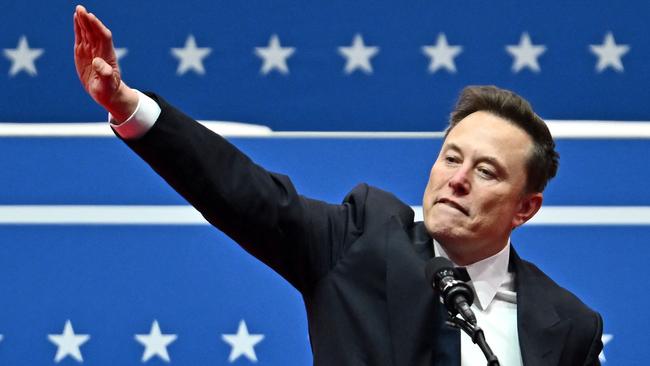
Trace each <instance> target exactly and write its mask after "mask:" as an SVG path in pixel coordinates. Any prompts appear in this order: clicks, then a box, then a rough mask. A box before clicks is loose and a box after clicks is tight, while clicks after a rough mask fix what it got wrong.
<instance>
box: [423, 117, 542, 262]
mask: <svg viewBox="0 0 650 366" xmlns="http://www.w3.org/2000/svg"><path fill="white" fill-rule="evenodd" d="M531 147H532V139H531V138H530V137H529V136H528V134H527V133H526V132H525V131H523V130H522V129H520V128H519V127H517V126H515V125H513V124H511V123H510V122H508V121H506V120H505V119H503V118H501V117H497V116H496V115H493V114H491V113H488V112H484V111H478V112H475V113H472V114H470V115H469V116H467V117H465V118H464V119H463V120H461V121H460V122H459V123H458V124H457V125H456V126H455V127H454V128H453V129H452V130H451V131H450V132H449V135H448V136H447V138H446V139H445V141H444V144H443V146H442V149H441V150H440V154H439V156H438V158H437V160H436V162H435V163H434V164H433V167H432V168H431V174H430V176H429V182H428V184H427V187H426V189H425V191H424V198H423V210H424V224H425V226H426V228H427V230H428V231H429V233H430V234H431V235H432V236H433V237H434V238H435V239H436V240H437V241H438V242H440V243H441V244H442V245H443V246H444V248H445V250H446V251H447V252H448V253H449V255H450V256H451V257H452V259H453V260H454V261H456V262H457V263H458V264H470V263H473V262H476V261H478V260H481V259H484V258H487V257H489V256H491V255H493V254H496V253H497V252H498V251H500V250H501V249H502V248H503V246H504V245H505V244H506V243H507V240H508V237H509V235H510V232H511V231H512V229H513V228H514V227H516V226H519V225H521V224H523V223H524V222H526V221H527V220H528V219H529V218H530V217H532V216H533V215H534V214H535V213H536V212H537V210H538V209H539V206H541V200H542V195H541V193H533V194H525V193H524V192H525V185H526V177H527V174H526V161H527V159H528V157H529V154H530V151H531ZM461 262H465V263H461Z"/></svg>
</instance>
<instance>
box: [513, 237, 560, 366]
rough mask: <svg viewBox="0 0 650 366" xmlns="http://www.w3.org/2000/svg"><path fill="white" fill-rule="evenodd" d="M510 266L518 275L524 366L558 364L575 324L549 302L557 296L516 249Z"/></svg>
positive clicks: (517, 288)
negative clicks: (560, 315) (568, 335)
mask: <svg viewBox="0 0 650 366" xmlns="http://www.w3.org/2000/svg"><path fill="white" fill-rule="evenodd" d="M510 265H511V266H512V267H511V268H512V270H514V272H515V273H516V280H515V289H516V291H517V331H518V333H519V346H520V349H521V356H522V358H523V361H524V365H526V366H538V365H539V366H542V365H543V366H553V365H557V364H558V362H559V357H560V355H561V354H562V348H563V346H564V344H565V342H566V337H567V334H568V332H569V330H570V326H571V324H570V322H569V321H568V320H566V319H561V318H560V317H559V315H558V314H557V312H556V310H555V308H554V306H553V304H552V302H551V301H549V299H553V298H554V297H553V294H552V293H549V291H550V290H549V289H548V288H547V286H546V285H545V281H543V280H542V279H541V278H540V277H539V274H538V273H537V272H536V271H534V270H533V269H532V268H531V267H530V265H529V264H527V263H526V262H524V261H522V260H521V259H520V258H519V256H518V255H517V253H516V252H515V250H514V248H512V247H511V251H510Z"/></svg>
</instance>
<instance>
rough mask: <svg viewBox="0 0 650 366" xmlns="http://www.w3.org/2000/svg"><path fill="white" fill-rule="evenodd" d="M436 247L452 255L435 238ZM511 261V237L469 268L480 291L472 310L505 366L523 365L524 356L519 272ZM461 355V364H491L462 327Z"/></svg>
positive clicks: (472, 283) (476, 290)
mask: <svg viewBox="0 0 650 366" xmlns="http://www.w3.org/2000/svg"><path fill="white" fill-rule="evenodd" d="M433 249H434V253H435V254H436V255H437V256H441V257H444V258H447V259H449V256H448V255H447V252H445V250H444V248H443V247H442V246H441V245H440V243H438V242H437V241H435V240H434V241H433ZM509 261H510V241H508V244H507V245H506V246H505V247H504V248H503V249H502V250H501V251H500V252H499V253H497V254H495V255H493V256H491V257H489V258H485V259H483V260H481V261H478V262H476V263H473V264H470V265H468V266H465V268H466V269H467V273H468V274H469V277H470V278H471V281H470V282H469V285H470V286H471V287H472V288H473V289H474V294H475V295H476V298H475V300H474V303H473V304H472V311H474V314H475V315H476V320H477V323H478V326H479V327H481V329H483V333H484V334H485V340H486V341H487V343H488V345H489V346H490V348H491V349H492V352H494V354H495V355H496V356H497V358H499V364H500V365H501V366H521V365H523V360H522V359H521V350H520V348H519V337H518V333H517V293H516V292H515V274H514V273H512V272H508V263H509ZM454 265H456V264H455V263H454ZM460 358H461V366H477V365H485V364H487V361H486V359H485V356H484V355H483V352H482V351H481V349H480V348H479V347H478V345H476V344H474V343H473V342H472V340H471V338H470V337H469V336H468V335H467V334H465V332H462V331H461V336H460Z"/></svg>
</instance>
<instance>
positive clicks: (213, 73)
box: [0, 0, 650, 365]
mask: <svg viewBox="0 0 650 366" xmlns="http://www.w3.org/2000/svg"><path fill="white" fill-rule="evenodd" d="M85 5H87V6H88V7H89V9H90V10H91V11H93V12H95V13H97V14H98V15H99V16H100V17H101V18H102V19H103V20H104V21H105V22H106V23H107V24H108V25H109V27H111V28H112V29H113V31H114V37H115V39H116V46H117V47H120V48H126V54H125V55H124V56H123V57H122V58H121V65H122V70H123V73H124V77H125V79H126V80H127V81H128V82H129V84H130V85H132V86H134V87H138V88H141V89H146V90H148V89H153V90H156V91H157V92H159V93H160V94H162V95H163V96H164V97H165V98H167V99H168V100H170V101H171V102H172V103H174V104H176V105H177V106H178V107H180V108H181V109H183V110H184V111H186V112H187V113H189V114H191V115H192V116H194V117H196V118H198V119H204V120H228V121H239V122H247V123H257V124H260V125H265V126H268V127H269V128H270V129H272V130H274V131H333V132H335V133H333V134H331V135H325V134H313V135H309V134H295V135H291V137H288V135H286V134H285V135H283V134H282V133H272V132H268V131H267V132H265V133H263V132H260V133H256V137H248V138H234V139H233V142H234V143H235V144H236V145H238V146H239V147H241V149H242V150H244V151H245V152H247V153H248V154H249V155H250V156H251V157H253V158H254V159H255V160H256V161H258V162H259V163H261V164H262V165H264V166H265V167H267V168H269V169H270V170H274V171H279V172H283V173H286V174H288V175H290V176H291V177H292V178H293V180H294V182H295V184H296V186H297V187H298V189H299V190H300V192H301V193H303V194H306V195H309V196H313V197H317V198H321V199H324V200H327V201H330V202H340V200H341V199H342V197H343V196H344V195H345V194H346V193H347V192H348V191H349V190H350V189H351V188H352V187H353V186H354V185H355V184H357V183H359V182H368V183H369V184H372V185H375V186H378V187H380V188H383V189H386V190H388V191H391V192H393V193H395V194H396V195H397V196H398V197H400V198H401V199H403V200H404V201H405V202H407V203H408V204H411V205H413V206H419V205H420V201H421V193H422V191H423V189H424V186H425V184H426V179H427V176H428V171H429V169H430V165H431V163H432V162H433V160H434V159H435V156H436V154H437V150H438V148H439V146H440V144H441V139H440V137H439V134H431V133H417V131H441V130H442V129H443V128H444V125H445V123H446V118H447V117H446V116H447V115H448V113H449V111H450V109H451V107H452V104H453V101H454V99H455V97H456V95H457V94H458V92H459V91H460V89H461V88H462V87H463V86H464V85H468V84H496V85H499V86H502V87H506V88H511V89H514V90H515V91H517V92H519V93H521V94H522V95H524V96H525V97H527V98H528V99H529V100H530V101H531V102H532V103H533V105H534V106H535V107H536V110H537V111H538V112H539V114H540V115H541V116H542V117H544V118H546V119H552V120H560V121H558V122H557V123H566V124H567V125H568V124H569V123H573V122H579V123H583V124H584V125H583V126H584V127H583V128H582V129H581V128H580V127H579V126H578V128H577V129H575V130H574V132H573V133H572V134H571V136H574V137H572V138H569V137H562V136H559V137H560V138H559V139H558V150H559V151H560V154H561V156H562V158H561V168H560V172H559V175H558V177H557V178H556V179H555V180H554V181H553V182H552V183H551V184H550V186H549V188H548V189H547V192H546V194H545V198H546V201H545V204H546V208H547V209H548V210H547V211H546V213H551V214H552V215H550V216H549V215H548V214H547V215H545V216H541V218H540V220H538V221H537V222H533V223H531V225H528V226H527V227H523V228H521V229H518V230H517V231H516V232H515V233H514V235H513V241H514V243H515V246H516V248H517V250H518V251H519V252H520V254H521V255H522V256H523V257H525V258H527V259H529V260H532V261H533V262H535V263H537V264H538V265H539V266H540V267H541V268H542V269H543V270H544V271H545V272H547V273H548V274H550V275H551V276H552V277H553V278H554V279H556V280H557V281H558V282H559V283H560V284H561V285H563V286H565V287H567V288H568V289H570V290H571V291H573V292H575V293H576V294H578V295H579V296H580V297H581V298H582V299H583V300H584V301H585V302H586V303H588V304H589V305H590V306H591V307H593V308H594V309H595V310H597V311H599V312H600V313H601V314H602V315H603V318H604V321H605V333H606V335H607V336H608V337H607V338H606V346H605V354H604V356H605V357H606V359H607V364H614V365H642V364H645V361H646V359H647V358H648V355H649V353H648V351H647V349H646V344H647V341H646V335H645V333H644V332H643V330H644V327H645V326H647V325H648V324H650V316H649V315H647V313H646V312H643V311H641V310H640V309H639V307H640V306H642V305H643V304H645V303H647V302H648V301H649V300H650V299H648V294H647V291H646V290H647V288H648V284H647V282H648V278H649V277H650V271H649V270H648V266H647V264H646V261H647V258H648V257H649V255H650V249H649V247H648V241H649V239H650V214H649V213H650V190H648V188H647V186H648V184H647V182H648V178H649V177H650V176H649V173H648V162H647V154H648V151H649V148H650V140H648V134H647V133H646V134H644V133H643V131H647V124H646V125H642V124H638V125H633V126H632V127H634V128H630V126H631V125H629V124H626V123H625V122H626V121H648V120H650V109H649V108H648V103H647V102H648V100H649V97H650V93H649V92H648V87H647V86H648V85H649V83H648V82H649V81H650V72H649V71H648V70H649V69H648V67H647V65H646V64H647V55H648V54H649V52H650V39H649V38H648V37H647V34H648V31H649V30H650V29H649V27H648V24H647V14H649V13H650V5H649V3H648V2H645V1H631V2H625V4H624V5H623V4H619V3H615V4H614V3H612V2H609V1H603V0H598V1H589V2H587V1H578V2H571V3H570V4H567V3H566V2H560V1H550V2H543V3H537V2H535V3H533V2H515V1H498V2H492V3H484V2H474V1H440V2H433V1H429V2H415V3H413V2H412V3H403V2H391V1H372V2H371V1H357V2H355V3H354V4H350V3H349V2H343V1H331V2H327V4H325V3H319V2H309V1H308V2H300V3H297V2H290V1H274V2H263V1H248V2H227V1H213V2H207V1H185V2H173V1H162V2H161V1H157V2H154V1H142V2H137V3H135V2H127V1H113V2H110V3H109V2H99V1H89V2H87V3H86V4H85ZM0 7H1V9H2V11H0V48H1V49H2V53H3V54H2V56H0V98H1V99H0V100H2V102H1V108H0V121H2V122H5V123H3V124H2V125H0V136H1V137H0V169H1V171H2V173H0V174H1V175H0V177H1V179H0V222H1V223H2V224H1V225H0V309H2V310H1V311H0V334H1V335H2V336H1V337H0V364H2V365H35V364H39V365H47V364H55V363H60V364H66V365H72V364H77V362H78V361H77V360H75V358H74V357H73V355H72V354H68V355H66V356H65V357H64V358H62V359H61V360H59V361H57V360H56V359H55V357H56V354H57V350H58V349H59V347H57V346H56V345H55V344H54V343H53V342H52V341H50V340H49V338H48V335H58V334H62V332H63V329H64V324H66V322H67V321H68V320H69V321H70V323H71V325H72V326H73V327H74V332H75V333H76V334H77V335H80V334H85V335H88V336H89V337H90V338H89V339H88V340H87V341H86V342H85V343H83V344H81V345H80V346H79V352H80V354H82V355H83V362H84V363H88V364H93V365H115V364H120V365H136V364H142V362H143V361H142V360H143V353H144V350H145V348H144V347H143V345H141V344H140V343H139V342H138V341H137V340H136V339H134V337H135V335H136V334H145V335H146V334H149V333H150V329H151V327H152V323H153V322H154V321H157V322H158V324H159V326H160V328H161V331H162V333H163V334H174V335H176V337H177V338H176V339H175V340H174V341H172V342H171V343H169V344H168V345H167V347H166V348H165V349H166V350H167V352H168V357H169V361H170V362H171V363H173V364H180V365H197V364H202V365H207V364H214V365H222V364H229V363H230V361H229V357H230V355H231V353H232V352H233V350H234V349H235V348H236V347H231V346H230V345H229V344H228V343H227V342H225V341H224V340H223V335H229V334H230V335H232V334H235V333H237V330H238V327H239V325H240V323H241V321H244V322H245V324H246V325H247V328H248V331H249V333H250V334H257V335H264V338H263V339H262V340H261V341H260V340H259V337H258V339H257V340H258V342H257V343H256V344H255V345H254V346H251V347H250V349H251V350H254V352H255V353H254V354H255V358H257V363H259V364H262V365H279V364H284V365H306V364H310V362H311V355H310V351H309V343H308V337H307V326H306V320H305V315H304V307H303V305H302V303H301V300H300V297H299V295H298V294H297V293H296V291H295V290H293V289H292V288H291V287H290V286H288V285H287V284H286V283H284V282H283V281H282V280H281V279H280V278H279V277H278V276H277V275H275V274H274V273H272V272H271V271H270V270H269V269H267V268H266V267H265V266H263V265H261V264H260V263H258V262H257V261H256V260H255V259H254V258H250V257H249V256H247V255H246V254H245V253H244V252H243V251H242V250H241V249H239V248H238V247H237V246H236V245H234V244H233V243H232V242H231V241H230V240H229V239H228V238H226V237H225V236H224V235H223V234H221V233H219V232H218V231H217V230H215V229H213V228H211V227H210V226H208V225H207V224H205V223H204V222H203V221H202V220H201V219H200V217H197V215H196V214H193V213H192V212H191V210H189V209H187V207H186V206H185V205H186V203H185V202H184V201H183V200H182V199H181V198H180V197H179V196H178V195H177V194H176V193H175V192H173V191H172V190H171V189H170V188H168V187H167V186H166V185H165V184H164V182H163V181H162V180H161V179H160V178H159V177H157V176H156V175H155V174H154V173H153V172H151V171H150V169H148V167H147V166H146V165H145V164H144V163H143V162H141V161H140V160H139V159H138V158H137V157H136V156H135V155H134V154H133V153H131V152H130V151H129V150H128V149H127V148H126V147H125V146H124V145H123V144H122V143H121V142H120V141H119V140H117V139H116V138H114V137H110V135H109V134H108V133H104V132H107V131H108V129H107V127H106V126H105V125H104V126H103V128H104V130H101V127H100V130H101V131H104V132H96V130H92V131H91V130H90V129H86V127H88V128H91V127H92V126H94V125H92V124H91V123H90V122H97V121H103V120H105V118H106V116H105V112H103V111H102V110H101V109H100V108H98V107H97V106H96V105H95V104H94V103H93V102H92V101H91V100H90V98H88V97H87V96H86V95H85V94H84V91H83V90H82V88H81V87H80V86H79V83H78V80H77V77H76V74H75V71H74V65H73V61H72V44H73V36H72V12H73V9H74V3H71V2H66V1H57V2H45V1H36V2H17V1H16V2H5V3H3V4H2V5H0ZM357 34H359V35H360V36H361V38H362V39H363V42H365V46H366V51H367V52H371V53H372V52H374V56H367V57H366V58H367V60H365V61H367V62H368V64H369V65H371V66H370V67H371V69H372V71H370V69H369V68H368V66H367V65H366V66H359V65H361V64H364V63H363V62H362V61H364V60H363V57H361V59H359V58H357V59H356V60H357V61H358V63H357V65H358V67H357V68H356V69H354V70H353V71H351V72H350V73H347V72H346V71H345V69H346V63H347V62H348V59H347V58H346V57H344V56H342V54H341V53H340V50H339V47H349V46H351V44H352V43H353V39H354V38H355V35H357ZM441 34H444V35H445V37H446V40H447V42H448V44H449V45H450V47H454V46H460V47H462V50H460V51H459V52H458V49H454V48H447V49H446V50H447V53H446V55H447V57H448V58H447V63H444V62H443V64H444V65H446V66H439V67H438V68H437V69H436V70H435V71H434V72H432V71H430V68H431V66H432V64H433V63H434V61H433V60H432V59H431V58H430V57H428V56H427V55H426V54H425V53H424V51H423V48H422V47H433V46H438V47H437V48H436V49H437V50H438V51H440V52H442V53H438V54H437V57H438V58H437V59H436V60H437V61H438V62H439V63H440V62H442V61H443V58H444V57H443V56H444V55H443V54H444V52H443V51H444V47H443V46H442V43H440V41H439V39H440V35H441ZM525 34H527V35H528V36H529V38H530V40H531V42H532V46H531V47H532V48H528V58H526V59H525V57H523V56H520V57H523V58H521V59H519V61H520V63H521V62H523V63H524V64H525V65H527V66H523V67H522V68H521V69H520V70H516V67H515V66H516V64H517V63H516V60H517V58H516V57H513V56H512V55H511V54H510V53H509V52H508V51H507V49H506V47H507V46H508V45H510V46H512V45H514V46H517V45H523V44H524V43H525V42H524V43H521V42H523V41H521V39H522V37H523V36H524V35H525ZM190 35H192V36H193V37H194V39H195V42H196V44H197V47H199V48H210V53H209V54H207V55H206V56H205V57H203V58H202V59H200V58H199V59H198V60H199V62H198V63H196V61H197V59H196V58H195V59H194V61H195V64H194V65H195V66H194V68H190V69H187V70H185V72H180V73H179V71H178V70H179V66H180V65H181V62H180V60H179V59H177V58H176V57H174V56H173V54H172V50H171V49H172V48H183V47H184V45H185V44H186V41H187V40H188V37H189V36H190ZM273 35H277V38H278V39H279V41H280V43H281V47H285V48H286V47H293V53H292V54H291V55H290V56H287V57H285V60H284V61H285V63H286V69H283V68H282V67H281V66H280V65H281V64H282V63H281V62H279V61H278V60H277V59H276V64H275V65H276V68H272V69H271V70H270V71H269V72H268V73H265V72H264V68H263V65H264V61H265V60H263V58H262V57H260V56H258V55H257V54H256V47H262V48H266V47H267V46H268V44H269V42H270V39H271V38H272V36H273ZM608 35H611V38H612V41H613V42H615V44H614V45H612V44H610V46H609V48H608V50H609V51H607V52H609V53H607V55H609V57H605V56H602V55H601V56H600V57H599V56H598V55H597V54H595V53H593V52H592V48H591V47H590V46H592V45H594V46H597V47H600V46H604V45H607V44H608V43H607V39H609V38H610V37H608ZM21 45H22V46H21ZM540 46H544V47H545V48H544V50H543V51H542V52H541V53H540V50H541V49H540V48H535V47H540ZM368 47H378V48H376V49H374V51H373V49H371V48H368ZM522 47H523V48H525V46H522ZM520 48H521V47H520ZM39 50H40V51H39ZM453 50H457V51H456V54H455V56H450V52H451V53H454V51H453ZM359 54H362V53H359ZM17 55H18V56H17ZM366 55H368V53H366ZM434 59H435V58H434ZM450 59H451V60H452V61H449V60H450ZM524 59H525V60H527V63H526V62H524V61H525V60H524ZM606 60H609V63H607V62H606ZM186 61H188V60H186ZM188 62H189V61H188ZM450 62H451V63H450ZM199 64H200V65H201V67H199V66H198V65H199ZM599 64H604V65H605V66H603V68H602V69H599V67H598V65H599ZM451 65H453V68H452V67H451ZM534 65H537V67H535V66H534ZM601 66H602V65H601ZM513 67H515V68H513ZM454 69H455V71H453V70H454ZM200 70H203V73H201V72H200ZM282 70H286V71H284V72H283V71H282ZM364 70H365V71H364ZM584 120H598V121H607V122H608V123H609V124H608V126H614V127H615V128H614V129H609V130H607V131H609V132H610V135H609V136H610V137H607V134H605V137H600V138H593V137H592V138H585V136H589V135H590V133H592V132H593V131H594V128H595V127H594V126H601V127H602V126H603V125H596V124H594V123H593V121H592V122H585V121H584ZM65 122H81V123H82V125H75V126H72V127H73V128H72V130H75V129H77V130H78V131H86V132H83V133H82V135H83V136H77V137H73V136H72V135H73V134H74V132H63V133H61V136H53V132H52V131H57V130H58V131H64V129H65V131H70V130H67V129H66V128H68V127H70V125H65V124H61V123H65ZM34 123H43V124H46V126H43V125H34ZM47 126H50V127H51V128H50V129H48V128H47ZM66 126H67V127H66ZM616 126H620V129H619V130H625V131H628V132H627V135H626V136H627V137H626V138H624V139H622V138H613V137H612V136H614V135H615V132H616V131H617V129H616ZM344 131H365V132H364V133H363V134H362V135H356V137H351V135H349V134H348V135H346V134H345V133H343V132H344ZM377 131H410V132H414V133H412V134H410V135H399V134H388V135H387V134H381V133H377ZM635 131H637V132H639V133H638V134H637V133H636V132H635ZM107 136H108V137H107ZM580 136H582V137H580ZM634 136H636V137H634ZM350 161H364V162H365V165H363V166H359V165H357V164H355V165H352V164H350ZM152 206H154V207H153V209H152ZM416 209H418V207H416ZM563 209H573V210H574V211H572V212H574V213H575V212H577V213H578V214H574V215H572V214H571V213H569V214H567V213H566V212H565V211H562V210H563ZM562 212H565V213H564V214H563V213H562ZM165 213H168V216H165ZM557 217H560V218H561V219H562V220H560V223H557V222H556V221H554V220H553V218H557ZM584 217H588V219H586V220H585V221H583V222H581V221H580V219H581V218H584ZM249 339H250V340H254V339H255V338H254V337H250V338H249ZM240 340H245V337H244V338H240ZM146 363H148V364H164V363H165V361H164V357H162V356H161V355H160V354H158V355H155V356H153V357H151V358H150V359H147V360H146ZM232 363H234V364H239V365H245V364H251V363H253V358H252V357H251V354H250V353H249V354H248V356H246V355H244V354H240V355H238V357H236V359H234V360H233V362H232Z"/></svg>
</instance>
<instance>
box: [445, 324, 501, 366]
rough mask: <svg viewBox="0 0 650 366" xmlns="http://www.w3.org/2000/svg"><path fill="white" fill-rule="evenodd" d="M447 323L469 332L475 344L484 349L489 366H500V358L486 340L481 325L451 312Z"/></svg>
mask: <svg viewBox="0 0 650 366" xmlns="http://www.w3.org/2000/svg"><path fill="white" fill-rule="evenodd" d="M447 324H448V325H449V326H451V327H454V328H460V329H462V330H463V331H464V332H465V333H467V335H468V336H469V337H470V338H471V339H472V342H474V344H477V345H478V346H479V348H480V349H481V351H483V354H484V355H485V359H486V360H487V365H488V366H500V365H499V359H498V358H497V356H496V355H495V354H494V353H493V352H492V349H491V348H490V346H489V345H488V344H487V342H486V341H485V335H484V334H483V330H482V329H481V328H480V327H478V326H476V325H474V324H471V323H469V322H467V321H466V320H465V319H461V318H460V317H457V316H452V315H451V314H449V319H448V320H447Z"/></svg>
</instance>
